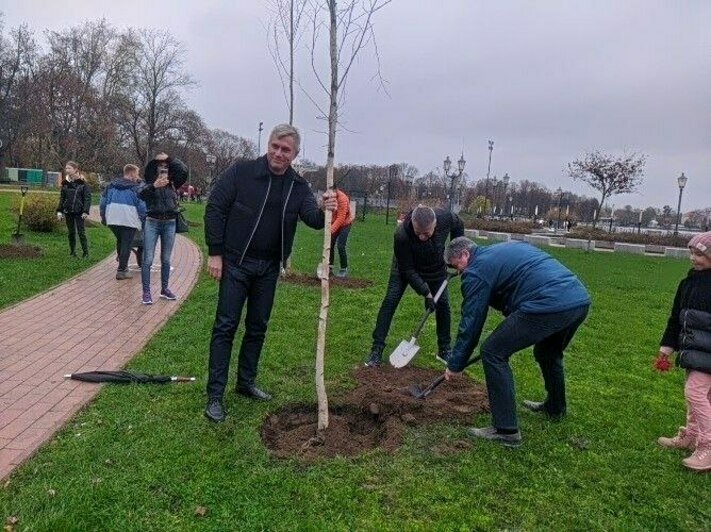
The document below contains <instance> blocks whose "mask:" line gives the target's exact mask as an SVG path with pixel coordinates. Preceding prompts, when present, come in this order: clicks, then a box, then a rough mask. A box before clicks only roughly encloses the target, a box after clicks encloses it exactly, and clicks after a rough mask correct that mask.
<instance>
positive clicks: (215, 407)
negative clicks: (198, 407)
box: [205, 399, 227, 423]
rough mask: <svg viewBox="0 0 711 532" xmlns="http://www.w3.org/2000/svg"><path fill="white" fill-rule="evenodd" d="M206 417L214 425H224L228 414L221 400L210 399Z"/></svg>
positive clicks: (206, 408)
mask: <svg viewBox="0 0 711 532" xmlns="http://www.w3.org/2000/svg"><path fill="white" fill-rule="evenodd" d="M205 417H206V418H207V419H209V420H210V421H212V422H213V423H222V422H223V421H224V420H225V418H226V417H227V414H226V413H225V407H224V406H222V401H221V400H220V399H210V400H209V401H208V402H207V406H206V407H205Z"/></svg>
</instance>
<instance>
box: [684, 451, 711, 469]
mask: <svg viewBox="0 0 711 532" xmlns="http://www.w3.org/2000/svg"><path fill="white" fill-rule="evenodd" d="M681 462H682V463H683V464H684V466H685V467H686V468H687V469H691V470H692V471H699V472H701V471H711V444H706V445H699V446H698V447H696V450H695V451H694V452H693V454H692V455H691V456H690V457H689V458H684V459H683V460H682V461H681Z"/></svg>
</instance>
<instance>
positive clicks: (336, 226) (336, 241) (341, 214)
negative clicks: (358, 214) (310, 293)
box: [328, 189, 355, 277]
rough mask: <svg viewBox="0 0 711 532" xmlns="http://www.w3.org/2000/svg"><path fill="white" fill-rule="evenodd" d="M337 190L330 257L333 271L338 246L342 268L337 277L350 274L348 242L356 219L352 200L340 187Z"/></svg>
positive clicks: (329, 261) (329, 260) (329, 262)
mask: <svg viewBox="0 0 711 532" xmlns="http://www.w3.org/2000/svg"><path fill="white" fill-rule="evenodd" d="M335 191H336V203H337V205H338V206H337V207H336V212H334V217H333V221H332V222H331V252H330V256H329V258H328V264H329V267H330V270H331V271H330V272H329V273H333V262H334V254H335V253H334V252H335V249H336V248H338V258H339V260H340V263H341V269H340V270H339V272H338V273H337V274H336V277H346V276H347V275H348V253H347V251H346V244H347V242H348V234H349V233H350V231H351V225H352V224H353V220H354V219H355V213H353V212H352V211H351V200H350V198H349V197H348V196H347V195H346V193H345V192H343V191H342V190H340V189H335Z"/></svg>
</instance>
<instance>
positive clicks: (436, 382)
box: [422, 355, 481, 399]
mask: <svg viewBox="0 0 711 532" xmlns="http://www.w3.org/2000/svg"><path fill="white" fill-rule="evenodd" d="M480 360H481V355H477V356H475V357H474V358H472V359H471V360H469V362H467V365H466V366H464V367H465V368H468V367H469V366H471V365H472V364H475V363H476V362H479V361H480ZM444 379H445V377H444V375H440V376H439V377H437V378H436V379H435V380H434V381H432V384H430V385H429V386H428V387H427V388H425V389H424V390H422V398H423V399H425V398H426V397H428V396H429V395H430V394H431V393H432V392H433V391H434V390H435V388H437V386H439V385H440V384H442V383H443V382H444Z"/></svg>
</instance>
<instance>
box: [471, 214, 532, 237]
mask: <svg viewBox="0 0 711 532" xmlns="http://www.w3.org/2000/svg"><path fill="white" fill-rule="evenodd" d="M460 217H461V218H462V221H463V222H464V226H465V227H466V228H467V229H479V230H481V231H494V232H497V233H519V234H523V235H530V234H531V233H532V232H533V228H534V225H533V222H517V221H510V220H486V219H484V218H477V217H475V216H468V215H460Z"/></svg>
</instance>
